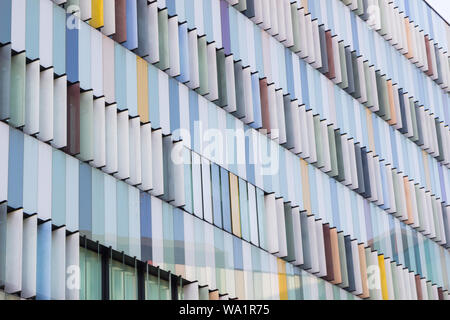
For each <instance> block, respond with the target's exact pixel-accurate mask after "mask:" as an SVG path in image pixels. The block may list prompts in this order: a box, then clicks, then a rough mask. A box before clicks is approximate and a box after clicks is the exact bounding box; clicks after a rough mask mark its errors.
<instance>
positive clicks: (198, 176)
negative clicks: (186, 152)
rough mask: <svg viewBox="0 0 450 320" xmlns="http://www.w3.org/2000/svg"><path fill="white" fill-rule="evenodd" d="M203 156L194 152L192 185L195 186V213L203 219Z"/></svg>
mask: <svg viewBox="0 0 450 320" xmlns="http://www.w3.org/2000/svg"><path fill="white" fill-rule="evenodd" d="M201 170H202V169H201V158H200V156H199V155H198V154H196V153H194V152H192V186H193V189H192V191H193V193H194V194H193V200H194V214H195V215H196V216H197V217H199V218H200V219H203V206H202V190H201V188H200V186H201V185H202V171H201Z"/></svg>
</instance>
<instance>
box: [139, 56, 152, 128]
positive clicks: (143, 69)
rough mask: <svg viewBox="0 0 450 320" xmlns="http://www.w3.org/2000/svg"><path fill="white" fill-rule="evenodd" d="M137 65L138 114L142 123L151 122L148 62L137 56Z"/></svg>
mask: <svg viewBox="0 0 450 320" xmlns="http://www.w3.org/2000/svg"><path fill="white" fill-rule="evenodd" d="M136 66H137V91H138V96H137V98H138V114H139V116H140V117H141V122H142V123H147V122H149V114H148V64H147V62H146V61H145V60H144V59H142V58H140V57H137V58H136Z"/></svg>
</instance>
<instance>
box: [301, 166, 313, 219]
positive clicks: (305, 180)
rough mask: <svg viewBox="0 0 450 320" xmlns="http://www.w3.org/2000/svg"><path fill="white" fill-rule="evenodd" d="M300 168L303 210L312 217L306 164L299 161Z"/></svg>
mask: <svg viewBox="0 0 450 320" xmlns="http://www.w3.org/2000/svg"><path fill="white" fill-rule="evenodd" d="M300 168H301V174H302V186H303V188H302V189H303V204H304V206H305V208H304V209H305V210H306V211H307V212H308V216H310V215H312V210H311V194H310V193H309V175H308V163H307V162H306V161H305V160H303V159H300Z"/></svg>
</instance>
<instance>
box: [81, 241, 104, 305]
mask: <svg viewBox="0 0 450 320" xmlns="http://www.w3.org/2000/svg"><path fill="white" fill-rule="evenodd" d="M101 261H102V259H101V255H100V254H99V253H97V252H93V251H90V250H87V249H85V248H80V273H81V286H80V287H81V290H80V300H101V299H102V285H101V284H102V263H101Z"/></svg>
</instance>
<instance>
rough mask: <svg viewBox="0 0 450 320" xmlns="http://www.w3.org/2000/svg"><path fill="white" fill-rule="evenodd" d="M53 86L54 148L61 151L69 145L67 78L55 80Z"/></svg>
mask: <svg viewBox="0 0 450 320" xmlns="http://www.w3.org/2000/svg"><path fill="white" fill-rule="evenodd" d="M53 85H54V88H53V89H54V91H53V93H54V96H53V141H52V146H53V147H55V148H57V149H61V148H64V147H65V146H66V145H67V76H62V77H59V78H57V79H55V80H54V82H53Z"/></svg>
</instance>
